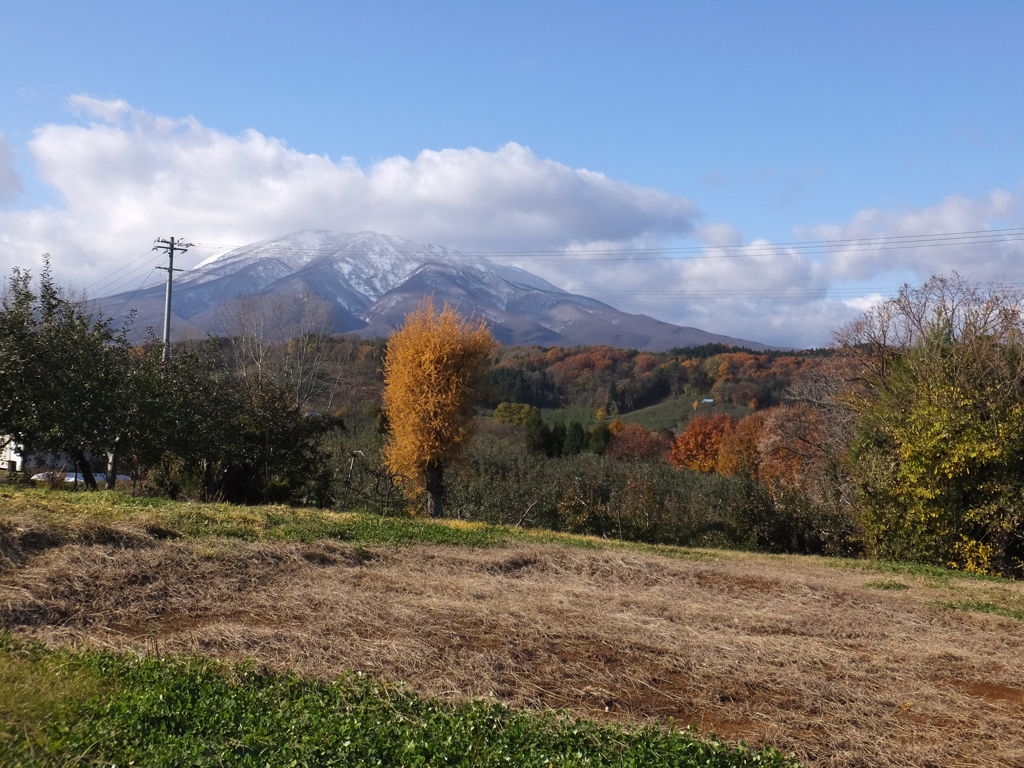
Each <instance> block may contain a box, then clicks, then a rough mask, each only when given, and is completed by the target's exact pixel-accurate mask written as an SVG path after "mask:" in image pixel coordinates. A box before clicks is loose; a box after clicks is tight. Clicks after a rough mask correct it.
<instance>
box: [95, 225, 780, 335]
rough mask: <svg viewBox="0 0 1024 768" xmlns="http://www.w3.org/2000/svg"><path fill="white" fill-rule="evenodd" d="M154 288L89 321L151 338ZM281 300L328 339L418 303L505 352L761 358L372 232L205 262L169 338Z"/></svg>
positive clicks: (158, 317)
mask: <svg viewBox="0 0 1024 768" xmlns="http://www.w3.org/2000/svg"><path fill="white" fill-rule="evenodd" d="M163 290H164V289H163V287H162V286H159V285H157V286H152V287H150V288H147V289H144V290H142V291H140V292H138V293H137V294H135V295H132V296H128V295H127V294H124V295H119V296H110V297H106V298H104V299H98V300H96V302H95V304H96V305H97V306H98V307H99V308H100V311H104V310H106V311H108V312H109V311H113V308H117V307H121V309H118V310H117V311H118V313H119V315H126V314H127V313H128V312H129V311H130V310H131V309H132V308H135V309H136V310H138V314H139V318H138V320H137V321H136V323H135V327H136V328H146V327H147V325H152V326H153V327H159V325H160V324H161V322H162V316H163ZM252 294H265V295H268V296H270V297H271V298H274V297H277V298H280V299H282V300H293V299H294V297H295V296H296V295H302V296H303V297H313V296H315V297H317V298H319V299H320V300H321V301H323V302H325V303H326V304H328V305H330V307H331V316H332V324H333V325H332V327H331V328H330V329H329V331H330V332H333V333H344V332H353V331H354V332H358V333H362V334H363V335H371V336H373V335H387V334H388V333H390V332H391V331H392V330H393V329H394V328H395V327H397V326H398V325H400V324H401V323H402V322H403V321H404V319H405V315H406V314H408V312H410V311H412V310H413V309H414V308H415V307H416V306H417V305H418V304H419V302H420V301H421V300H422V299H423V297H424V296H425V295H433V296H434V297H435V300H436V301H438V302H439V303H440V302H443V301H447V302H449V303H451V304H452V305H453V306H455V307H456V308H458V309H459V311H460V312H462V313H463V314H464V315H467V316H468V315H474V316H476V317H483V318H485V319H486V320H487V322H488V323H489V324H490V325H491V327H492V331H493V333H494V335H495V337H496V338H498V339H499V340H500V341H502V342H504V343H506V344H543V345H554V344H558V345H562V346H578V345H589V344H610V345H613V346H619V347H634V348H636V349H645V350H651V351H655V350H664V349H669V348H671V347H677V346H678V347H681V346H690V345H696V344H706V343H715V342H724V343H728V344H732V345H734V346H736V345H738V346H747V347H750V348H752V349H766V348H767V347H765V345H763V344H759V343H757V342H752V341H743V340H741V339H733V338H730V337H727V336H720V335H717V334H713V333H708V332H706V331H702V330H700V329H697V328H683V327H680V326H675V325H671V324H669V323H663V322H661V321H659V320H654V319H652V318H649V317H647V316H645V315H631V314H628V313H626V312H620V311H619V310H617V309H615V308H613V307H611V306H609V305H607V304H604V303H602V302H600V301H597V300H595V299H591V298H587V297H586V296H577V295H574V294H570V293H567V292H566V291H564V290H562V289H561V288H558V287H557V286H555V285H552V284H551V283H549V282H548V281H547V280H544V279H543V278H540V277H538V276H536V275H533V274H531V273H529V272H527V271H526V270H523V269H520V268H519V267H512V266H506V265H504V264H496V263H494V262H491V261H490V260H488V259H486V258H484V257H482V256H479V255H476V254H472V253H464V252H460V251H455V250H451V249H448V248H445V247H443V246H437V245H421V244H419V243H415V242H413V241H411V240H407V239H406V238H403V237H398V236H396V235H388V234H381V233H379V232H368V231H364V232H351V233H338V232H330V231H328V230H322V229H308V230H300V231H298V232H292V233H291V234H288V235H285V236H283V237H277V238H271V239H267V240H260V241H258V242H256V243H252V244H250V245H246V246H242V247H240V248H235V249H232V250H230V251H226V252H224V253H221V254H218V255H216V256H213V257H211V258H209V259H207V260H206V261H204V262H202V263H201V264H199V265H198V266H197V267H196V268H195V269H192V270H189V271H187V272H184V273H182V275H181V277H180V278H178V279H177V280H176V281H175V293H174V300H173V305H172V307H173V310H174V317H173V318H172V329H173V331H174V335H175V337H177V338H181V337H183V336H186V335H196V334H200V335H201V334H204V333H212V334H214V335H220V334H223V333H225V332H226V331H225V329H224V328H223V327H221V326H222V320H221V318H222V316H223V311H222V309H223V307H224V306H225V305H227V304H229V303H230V302H232V301H234V300H235V299H237V298H238V297H240V296H245V295H252Z"/></svg>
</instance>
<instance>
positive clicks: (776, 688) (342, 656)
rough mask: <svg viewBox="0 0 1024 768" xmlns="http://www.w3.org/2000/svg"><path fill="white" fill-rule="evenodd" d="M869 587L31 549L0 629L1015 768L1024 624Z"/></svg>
mask: <svg viewBox="0 0 1024 768" xmlns="http://www.w3.org/2000/svg"><path fill="white" fill-rule="evenodd" d="M873 576H875V574H871V573H866V572H861V571H857V570H847V569H836V568H828V567H825V565H824V563H823V561H820V560H816V559H811V558H802V559H801V558H768V557H762V556H754V555H736V554H734V555H729V556H723V557H722V558H720V559H717V560H710V561H709V560H702V561H696V562H689V561H681V560H674V559H668V558H664V557H658V556H656V555H649V554H645V553H639V552H629V551H616V550H611V551H609V550H604V551H601V550H598V551H588V550H581V549H570V548H564V547H559V546H554V545H540V544H537V545H518V546H513V547H508V548H500V549H469V548H457V547H429V546H416V547H410V548H401V549H399V548H391V547H379V548H375V549H374V550H373V551H372V552H368V551H366V550H363V549H360V548H353V547H351V546H349V545H346V544H341V543H334V542H320V543H316V544H297V543H244V542H239V541H236V540H231V541H229V540H223V539H204V540H198V541H197V540H192V541H187V540H175V539H173V538H163V539H162V540H158V539H157V538H154V537H152V536H150V539H149V541H148V542H147V543H145V544H144V545H142V546H138V547H134V548H131V547H125V546H123V542H120V543H118V542H114V543H111V542H107V543H96V544H70V545H64V546H57V547H51V548H42V549H40V550H39V554H35V555H33V556H31V557H30V558H28V559H27V560H26V561H25V562H24V563H23V564H22V565H20V566H19V567H17V568H13V569H8V570H7V572H6V573H5V574H3V575H2V576H0V627H3V628H6V629H10V630H12V631H15V632H17V633H19V634H23V635H27V636H31V637H34V638H38V639H41V640H44V641H46V642H48V643H51V644H59V643H72V644H83V645H89V646H93V647H113V648H133V649H137V650H143V651H145V650H148V651H150V652H156V653H168V652H175V653H201V654H206V655H210V656H213V657H217V658H225V659H241V658H246V657H255V658H256V659H258V660H259V661H260V662H261V663H263V664H265V665H267V666H269V667H272V668H275V669H280V670H283V669H294V670H296V671H298V672H300V673H302V674H309V675H315V676H319V677H323V678H332V677H334V676H336V675H338V674H339V673H341V672H343V671H345V670H350V669H354V670H360V671H363V672H368V673H372V674H374V675H378V676H380V677H382V678H386V679H391V680H403V681H406V682H408V683H409V684H410V685H411V686H413V687H414V688H415V689H416V690H417V691H420V692H422V693H425V694H428V695H435V696H440V697H444V698H452V699H459V698H466V697H494V698H497V699H499V700H502V701H505V702H508V703H510V704H513V705H517V706H527V707H535V708H544V707H554V708H558V707H566V708H569V709H571V710H572V711H573V712H575V713H577V714H580V715H584V716H588V717H596V718H599V719H603V718H609V719H616V720H620V721H631V722H635V721H667V720H668V718H673V719H674V721H675V722H676V723H677V724H685V723H693V724H695V725H696V726H697V727H698V728H700V729H701V730H702V731H703V732H706V733H711V732H715V733H717V734H719V735H721V736H724V737H727V738H729V739H734V740H740V739H745V740H747V741H748V742H751V743H756V744H761V743H768V744H772V745H774V746H776V747H779V748H781V749H784V750H792V751H794V752H796V753H797V754H798V756H800V757H801V758H802V759H803V760H804V761H805V762H806V764H808V765H812V766H868V765H870V766H896V765H917V766H939V765H943V766H945V765H960V766H996V765H999V766H1019V765H1022V764H1024V711H1022V702H1024V669H1022V668H1021V666H1020V664H1019V659H1020V658H1021V652H1022V650H1024V624H1021V623H1020V622H1017V621H1014V620H1012V619H1008V618H1005V617H1000V616H995V615H987V614H980V613H969V612H951V611H949V610H946V609H943V608H942V607H941V606H939V605H938V604H939V603H940V602H942V601H948V600H949V599H950V598H951V597H957V598H958V599H962V598H964V597H965V596H967V597H970V596H973V595H975V594H977V595H978V596H982V597H983V596H984V593H985V590H990V589H993V588H994V587H992V586H991V585H988V584H986V583H983V582H970V581H964V582H962V583H961V582H955V583H953V584H952V585H938V586H936V585H934V584H930V583H926V582H923V581H920V580H914V579H913V578H905V579H903V580H904V581H907V583H908V584H909V585H910V587H911V588H910V589H907V590H887V591H883V590H878V589H872V588H868V587H866V586H865V585H867V584H869V583H870V582H871V580H872V577H873ZM998 588H999V589H1001V590H1011V591H1017V592H1019V591H1020V590H1019V587H1018V585H1013V584H1004V585H1000V586H999V587H998Z"/></svg>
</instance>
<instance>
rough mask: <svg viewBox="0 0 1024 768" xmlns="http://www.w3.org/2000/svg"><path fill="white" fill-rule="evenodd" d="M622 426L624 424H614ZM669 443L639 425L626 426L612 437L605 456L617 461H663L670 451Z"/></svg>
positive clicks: (605, 450)
mask: <svg viewBox="0 0 1024 768" xmlns="http://www.w3.org/2000/svg"><path fill="white" fill-rule="evenodd" d="M612 423H613V424H615V423H617V424H622V422H621V421H620V422H612ZM668 448H669V441H668V440H666V439H665V438H664V437H662V436H661V435H659V434H657V433H655V432H650V431H648V430H646V429H644V428H643V427H641V426H640V425H639V424H624V425H623V426H622V428H621V429H620V430H619V431H618V432H615V433H614V434H613V435H612V439H611V440H609V441H608V447H607V448H605V449H604V455H605V456H607V457H608V458H611V459H615V460H616V461H647V462H653V461H662V460H663V459H664V458H665V453H666V452H667V451H668Z"/></svg>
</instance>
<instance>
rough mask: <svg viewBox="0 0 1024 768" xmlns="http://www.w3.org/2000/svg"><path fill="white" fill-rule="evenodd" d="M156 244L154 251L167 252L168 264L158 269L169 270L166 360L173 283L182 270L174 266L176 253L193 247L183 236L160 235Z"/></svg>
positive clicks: (169, 335) (165, 305) (165, 358)
mask: <svg viewBox="0 0 1024 768" xmlns="http://www.w3.org/2000/svg"><path fill="white" fill-rule="evenodd" d="M155 242H156V245H154V246H153V250H154V251H165V252H166V253H167V266H166V267H157V269H165V270H167V297H166V298H165V299H164V356H163V359H164V360H165V361H166V360H167V358H169V357H170V356H171V284H172V283H173V281H174V273H175V272H181V271H182V270H180V269H175V268H174V254H175V253H185V251H187V250H188V249H189V248H191V247H192V245H193V244H192V243H183V242H182V241H181V238H178V239H175V238H173V237H172V238H169V239H166V240H165V239H164V238H162V237H158V238H157V239H156V241H155Z"/></svg>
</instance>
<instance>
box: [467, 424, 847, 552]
mask: <svg viewBox="0 0 1024 768" xmlns="http://www.w3.org/2000/svg"><path fill="white" fill-rule="evenodd" d="M450 480H451V483H450V486H449V494H450V496H449V504H450V512H451V514H452V515H453V516H458V517H461V518H463V519H467V520H476V521H481V522H487V523H492V524H505V525H523V526H529V527H541V528H548V529H551V530H556V531H565V532H567V533H580V534H588V535H594V536H602V537H607V538H621V539H624V540H629V541H640V542H647V543H652V544H674V545H681V546H702V547H726V548H736V549H758V550H763V551H769V552H797V553H814V554H832V555H849V554H857V553H858V552H859V551H860V549H859V548H860V544H859V537H858V532H857V529H856V526H855V525H854V524H853V522H852V520H849V519H847V518H844V517H842V516H841V515H838V514H835V513H830V512H829V511H828V510H827V509H825V508H823V507H821V506H819V505H815V504H812V503H811V502H810V501H808V500H807V499H806V497H804V496H802V495H800V494H799V492H797V491H795V490H788V489H787V490H786V491H785V492H784V493H781V494H776V495H775V496H773V495H772V494H771V493H769V491H768V489H767V488H765V487H764V486H763V485H760V484H758V483H755V482H753V481H751V480H750V479H749V478H748V477H745V476H742V475H734V476H723V475H718V474H714V473H703V472H694V471H688V470H682V471H680V470H676V469H673V468H672V467H669V466H668V465H666V464H644V463H623V462H618V461H613V460H610V459H608V458H605V457H602V456H596V455H594V454H589V453H584V454H580V455H577V456H571V457H564V458H555V459H547V458H545V457H544V456H543V455H538V454H534V453H531V452H530V451H529V450H527V448H526V446H524V445H523V444H522V443H521V442H519V441H518V440H515V439H514V436H513V435H498V434H496V433H494V432H490V433H482V434H480V435H479V436H478V439H477V440H475V441H474V443H473V444H472V445H471V446H470V447H469V449H468V450H467V452H466V456H465V461H463V462H462V463H461V464H460V465H459V466H457V467H455V468H453V471H452V474H451V477H450Z"/></svg>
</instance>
